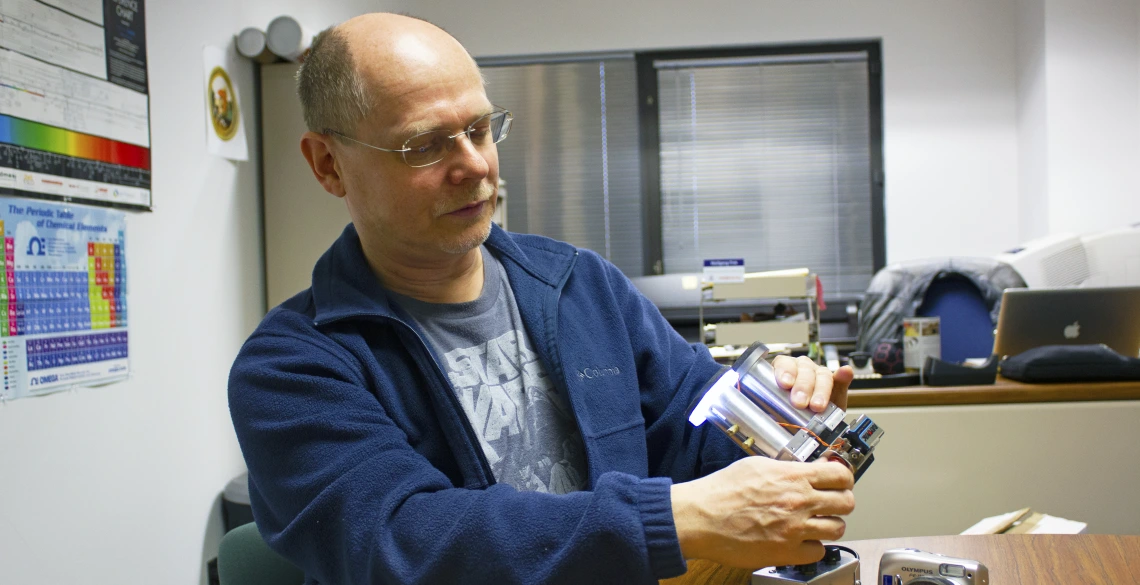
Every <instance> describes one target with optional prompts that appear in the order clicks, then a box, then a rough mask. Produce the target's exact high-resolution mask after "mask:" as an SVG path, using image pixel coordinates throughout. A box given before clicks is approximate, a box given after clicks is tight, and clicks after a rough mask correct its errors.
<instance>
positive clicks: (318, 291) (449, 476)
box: [230, 14, 854, 585]
mask: <svg viewBox="0 0 1140 585" xmlns="http://www.w3.org/2000/svg"><path fill="white" fill-rule="evenodd" d="M298 80H299V85H298V87H299V92H300V95H301V99H302V105H303V108H304V111H305V116H306V122H307V124H308V126H309V128H310V130H311V131H310V132H307V133H306V134H305V135H304V136H303V137H302V139H301V150H302V152H303V154H304V156H305V159H306V160H307V161H308V163H309V165H310V167H311V168H312V170H313V173H314V175H315V176H316V178H317V180H318V181H319V182H320V184H321V185H322V186H323V187H324V188H325V190H326V191H328V192H329V193H331V194H333V195H335V196H337V197H340V198H342V199H344V200H345V204H346V205H347V207H348V210H349V214H350V216H351V217H352V225H350V226H349V227H348V228H346V230H345V232H344V234H343V235H342V236H341V237H340V239H339V240H338V241H337V242H336V243H335V244H333V246H332V247H331V248H330V249H329V250H328V252H326V253H325V255H324V256H323V257H322V258H321V259H320V261H319V262H318V263H317V265H316V267H315V268H314V271H313V285H312V288H311V289H309V290H306V291H304V292H303V293H301V294H299V295H297V296H296V297H294V298H292V299H290V300H289V301H286V302H285V303H283V304H282V305H281V306H280V307H277V308H275V309H274V310H273V311H271V312H270V313H269V315H267V316H266V318H265V320H264V321H263V323H262V324H261V326H260V327H259V328H258V330H257V331H256V332H255V333H254V334H253V335H252V336H251V337H250V339H249V341H248V342H247V343H246V345H245V346H244V347H243V348H242V351H241V353H240V355H239V356H238V358H237V361H236V362H235V364H234V367H233V371H232V372H231V378H230V405H231V411H232V416H233V420H234V426H235V428H236V429H237V433H238V439H239V441H240V442H241V446H242V450H243V453H244V455H245V458H246V461H247V464H248V466H249V482H250V497H251V501H252V504H253V509H254V514H255V516H256V518H257V522H258V526H259V528H260V530H261V532H262V534H263V535H264V536H265V537H266V540H267V542H268V543H269V544H270V546H271V547H273V548H274V549H276V550H277V551H279V552H280V553H282V554H283V555H284V556H285V557H287V558H289V559H291V560H292V561H293V562H294V563H296V564H297V565H299V566H300V567H301V568H302V569H303V570H304V571H305V572H306V574H307V576H308V579H309V580H310V582H317V583H328V584H338V585H347V584H353V583H453V582H464V583H472V582H487V583H539V582H541V583H611V582H612V583H652V582H655V581H656V580H657V579H662V578H667V577H671V576H676V575H678V574H681V573H683V572H684V571H685V567H686V565H685V559H690V558H703V559H710V560H713V561H716V562H719V563H723V564H727V565H732V566H737V567H760V566H765V565H770V564H787V563H800V562H808V561H812V560H817V559H818V558H819V557H820V556H822V547H821V545H820V544H819V541H820V540H824V539H835V538H839V537H840V536H842V534H843V529H844V524H843V521H842V520H840V519H839V518H838V517H837V516H839V515H843V514H847V513H850V512H851V510H852V509H853V507H854V499H853V496H852V494H851V491H850V490H851V487H852V484H853V479H852V476H851V473H850V472H849V471H848V470H847V469H845V468H844V467H843V466H842V465H839V464H836V463H821V464H812V465H804V464H793V463H785V462H775V461H771V460H768V459H764V458H760V457H753V458H747V459H741V455H742V452H741V451H740V450H739V449H738V448H737V447H736V446H735V445H733V444H732V443H731V442H730V441H729V440H728V439H726V438H725V437H723V436H722V435H721V434H720V433H719V432H718V431H716V430H711V431H710V430H709V429H710V428H711V426H712V425H703V426H702V427H701V428H699V429H698V428H694V427H692V426H691V425H689V424H688V423H687V421H686V417H685V411H686V409H687V407H688V406H689V403H690V402H691V401H692V399H693V397H694V396H695V394H696V393H697V392H698V391H699V389H700V388H701V386H702V385H703V384H704V383H705V382H706V381H707V380H708V379H709V378H710V377H711V376H712V375H713V374H715V373H716V372H717V371H718V369H719V367H718V365H717V364H716V363H714V362H713V361H712V359H711V358H710V357H709V355H708V353H707V351H705V350H704V349H703V348H701V347H699V346H690V345H688V344H687V343H685V342H684V341H683V340H682V339H681V338H680V336H678V335H677V334H676V333H675V332H674V331H673V330H672V329H671V328H670V326H669V325H668V323H666V322H665V321H664V319H663V318H662V317H661V315H660V313H659V312H658V311H657V309H656V308H655V307H654V306H653V305H652V304H651V303H650V302H649V301H647V300H646V299H645V298H644V297H642V296H641V295H640V294H638V293H637V291H636V289H634V288H633V287H632V286H631V285H630V283H629V281H628V280H627V279H626V278H625V277H624V276H623V275H622V274H621V273H620V272H619V271H618V270H617V269H616V268H614V267H613V266H612V265H610V264H608V263H606V262H605V261H604V260H602V259H601V258H600V257H598V256H597V255H596V254H593V253H592V252H589V251H587V250H579V249H575V248H574V247H572V246H570V245H568V244H564V243H561V242H555V241H552V240H549V239H546V238H541V237H538V236H526V235H518V234H507V233H505V232H503V231H502V230H500V229H498V228H497V227H492V226H491V223H490V217H491V214H492V212H493V211H494V207H495V193H496V185H497V182H498V155H497V151H496V147H495V142H496V141H497V140H500V139H502V138H503V137H505V133H506V132H507V131H508V130H509V127H510V121H511V119H510V115H509V114H508V113H506V112H505V111H503V110H501V109H498V108H496V107H495V106H494V105H492V104H491V103H490V102H489V101H488V99H487V96H486V93H485V92H484V89H483V80H482V78H481V76H480V73H479V71H478V67H477V66H476V65H475V63H474V61H473V60H472V59H471V57H470V56H469V55H468V53H467V52H466V50H464V49H463V47H462V46H461V45H460V44H459V43H458V42H457V41H456V40H455V39H453V38H451V37H450V36H449V35H447V34H446V33H445V32H443V31H442V30H440V29H439V28H437V27H435V26H433V25H431V24H429V23H427V22H424V21H420V20H416V19H412V18H408V17H403V16H396V15H391V14H370V15H365V16H361V17H357V18H354V19H352V20H350V21H348V22H346V23H344V24H342V25H339V26H337V27H334V28H333V29H330V30H329V31H326V32H325V33H322V35H320V36H319V37H318V39H317V40H316V41H315V42H314V44H313V48H312V51H311V53H310V55H309V57H308V58H307V60H306V62H305V65H304V66H303V68H302V70H301V72H300V73H299V75H298ZM776 367H777V369H778V371H779V375H780V379H781V383H782V384H784V385H785V387H788V388H790V389H791V390H792V393H793V394H792V396H793V400H794V401H795V402H796V403H797V404H799V405H801V406H807V405H808V403H809V401H810V405H811V407H812V408H813V409H815V410H817V411H818V410H822V409H823V408H824V407H825V406H826V404H827V402H828V399H829V398H832V399H834V400H835V401H836V402H837V403H838V404H840V405H841V406H845V403H846V387H847V385H848V384H849V383H850V380H851V377H852V374H851V372H850V369H844V370H840V374H838V375H837V376H836V377H835V379H834V381H833V378H832V375H831V374H830V372H828V371H827V370H826V369H825V368H818V367H817V366H816V365H815V364H813V363H811V362H810V361H809V360H806V359H801V360H799V361H796V360H792V359H791V358H783V359H781V360H778V361H777V362H776ZM738 459H739V460H738ZM734 461H735V462H734Z"/></svg>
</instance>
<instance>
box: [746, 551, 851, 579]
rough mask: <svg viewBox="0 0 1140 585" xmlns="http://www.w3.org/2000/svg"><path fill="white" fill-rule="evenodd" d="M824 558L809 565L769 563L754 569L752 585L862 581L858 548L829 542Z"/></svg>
mask: <svg viewBox="0 0 1140 585" xmlns="http://www.w3.org/2000/svg"><path fill="white" fill-rule="evenodd" d="M824 551H825V552H824V555H823V559H822V560H820V561H819V562H816V563H807V564H806V565H787V566H782V567H768V568H765V569H760V570H759V571H756V572H755V573H752V585H787V584H789V583H809V584H810V585H859V555H858V554H856V553H855V551H853V550H851V549H849V548H846V547H842V546H836V545H833V544H829V545H827V546H825V547H824Z"/></svg>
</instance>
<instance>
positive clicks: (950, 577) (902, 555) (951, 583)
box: [878, 548, 990, 585]
mask: <svg viewBox="0 0 1140 585" xmlns="http://www.w3.org/2000/svg"><path fill="white" fill-rule="evenodd" d="M989 582H990V570H989V569H987V568H986V566H985V565H983V564H981V563H979V562H978V561H972V560H970V559H958V558H954V557H948V556H945V555H940V554H937V553H931V552H925V551H921V550H918V549H916V548H892V549H890V550H887V551H886V552H884V553H883V558H882V560H880V561H879V584H878V585H989Z"/></svg>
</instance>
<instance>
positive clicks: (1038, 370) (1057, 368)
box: [1001, 344, 1140, 382]
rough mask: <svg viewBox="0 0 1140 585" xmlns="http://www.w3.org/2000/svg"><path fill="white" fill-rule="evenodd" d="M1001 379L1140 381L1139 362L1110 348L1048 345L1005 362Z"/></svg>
mask: <svg viewBox="0 0 1140 585" xmlns="http://www.w3.org/2000/svg"><path fill="white" fill-rule="evenodd" d="M1001 375H1002V376H1005V377H1006V378H1010V379H1013V380H1017V381H1019V382H1112V381H1125V380H1140V358H1129V357H1124V356H1122V355H1120V354H1118V353H1116V352H1115V351H1113V350H1112V348H1110V347H1108V346H1107V345H1103V344H1102V345H1046V346H1042V347H1035V348H1033V349H1031V350H1028V351H1026V352H1023V353H1019V354H1017V355H1015V356H1010V357H1008V358H1006V359H1005V360H1004V361H1003V362H1002V363H1001Z"/></svg>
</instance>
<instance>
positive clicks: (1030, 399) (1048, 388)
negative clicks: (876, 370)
mask: <svg viewBox="0 0 1140 585" xmlns="http://www.w3.org/2000/svg"><path fill="white" fill-rule="evenodd" d="M1095 400H1140V381H1138V382H1082V383H1076V384H1022V383H1021V382H1015V381H1013V380H1007V379H1005V378H998V380H997V383H996V384H992V385H987V386H948V387H945V388H937V387H934V386H907V387H904V388H876V389H870V388H869V389H864V390H852V391H851V392H850V393H849V395H848V399H847V405H848V408H849V409H850V408H874V407H882V406H951V405H964V404H1010V403H1039V402H1087V401H1095Z"/></svg>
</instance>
